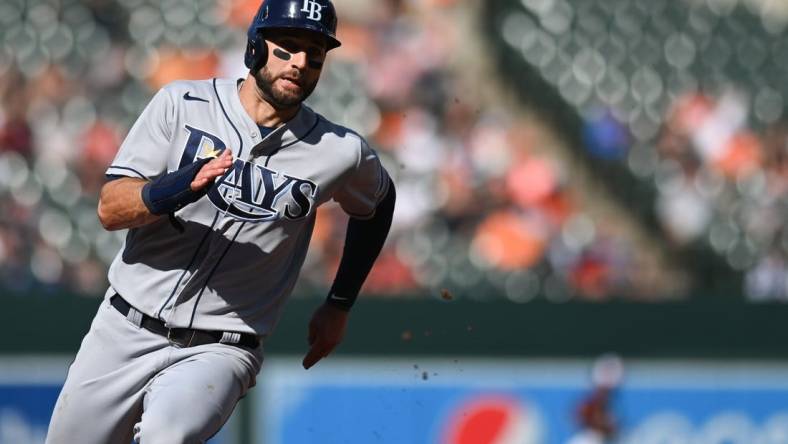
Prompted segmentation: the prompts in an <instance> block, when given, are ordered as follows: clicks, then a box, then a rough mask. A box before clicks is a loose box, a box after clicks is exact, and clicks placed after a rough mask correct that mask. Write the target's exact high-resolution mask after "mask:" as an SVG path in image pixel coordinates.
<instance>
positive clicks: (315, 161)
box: [47, 79, 390, 444]
mask: <svg viewBox="0 0 788 444" xmlns="http://www.w3.org/2000/svg"><path fill="white" fill-rule="evenodd" d="M225 148H230V149H231V150H232V152H233V156H234V158H235V162H234V164H233V167H232V168H231V169H230V170H229V171H228V172H227V173H226V174H225V175H224V176H223V177H221V178H219V179H217V180H216V182H215V184H214V186H212V187H211V189H210V191H209V192H208V194H207V195H206V196H204V197H202V198H201V199H200V200H198V201H197V202H195V203H192V204H190V205H187V206H186V207H184V208H183V209H181V210H179V211H177V212H176V213H175V215H174V219H175V223H173V221H171V220H170V219H169V218H167V217H161V218H159V219H158V220H157V221H155V222H153V223H151V224H148V225H144V226H141V227H138V228H133V229H130V230H129V231H128V234H127V236H126V240H125V243H124V245H123V247H122V248H121V250H120V252H119V253H118V255H117V256H116V257H115V259H114V261H113V263H112V265H111V266H110V270H109V282H110V288H108V290H107V293H106V297H105V300H104V301H103V303H102V306H101V308H100V309H99V312H98V314H97V315H96V318H95V319H94V322H93V324H92V326H91V329H90V331H89V332H88V334H87V336H86V337H85V339H84V340H83V342H82V345H81V347H80V350H79V352H78V354H77V358H76V360H75V362H74V364H73V365H72V366H71V367H70V369H69V374H68V377H67V380H66V384H65V386H64V388H63V390H62V392H61V394H60V397H59V398H58V401H57V404H56V406H55V410H54V412H53V418H52V421H51V422H50V428H49V435H48V437H47V442H48V443H50V444H57V443H66V442H68V443H72V442H79V443H108V442H119V443H123V442H129V440H130V439H131V438H132V434H133V435H134V438H135V439H136V440H137V442H142V443H144V444H151V443H180V442H183V443H186V442H188V443H192V442H194V443H200V442H204V441H205V440H206V439H208V438H209V437H210V436H212V435H213V434H214V433H216V432H217V431H218V430H219V428H220V427H221V426H222V425H223V424H224V422H225V421H226V420H227V418H229V416H230V414H231V413H232V411H233V409H234V407H235V404H236V403H237V401H238V399H239V398H240V397H241V396H243V395H244V394H245V393H246V391H247V390H248V389H249V388H250V387H251V386H253V385H254V380H255V376H256V375H257V373H258V372H259V370H260V366H261V364H262V359H263V357H262V355H263V351H262V345H261V346H260V347H258V349H257V350H250V349H246V348H242V347H237V346H233V345H228V344H209V345H201V346H197V347H189V348H179V347H177V346H174V345H172V344H170V343H169V341H168V340H167V338H165V337H163V336H160V335H158V334H155V333H151V332H149V331H147V330H145V329H143V328H140V327H139V323H138V322H137V323H135V321H138V320H139V312H142V313H145V314H146V315H148V316H151V317H156V318H159V319H161V320H162V321H164V322H165V323H166V325H167V326H168V327H170V328H194V329H201V330H218V331H224V332H242V333H251V334H255V335H258V336H260V337H261V338H264V337H265V336H266V335H268V334H269V333H270V332H271V331H272V329H273V328H274V326H275V324H276V321H277V319H278V318H279V315H280V311H281V309H282V306H283V302H284V301H285V300H286V299H287V297H288V296H289V294H290V292H291V291H292V289H293V286H294V285H295V281H296V279H297V277H298V272H299V270H300V268H301V266H302V264H303V261H304V258H305V256H306V251H307V247H308V244H309V239H310V237H311V234H312V229H313V226H314V222H315V215H316V209H317V207H318V205H320V204H323V203H325V202H327V201H329V200H331V199H333V200H335V201H336V202H338V203H339V204H340V205H341V207H342V208H343V209H344V210H345V211H346V212H347V213H348V214H350V215H351V216H354V217H357V218H367V217H372V216H373V215H374V211H375V208H376V206H377V204H378V203H379V202H380V201H381V199H382V198H383V197H384V196H385V194H386V192H387V190H388V186H389V183H390V181H389V178H388V174H387V172H386V171H385V169H384V168H383V167H382V165H381V163H380V161H379V159H378V157H377V155H376V154H375V152H374V151H373V150H372V149H370V148H369V146H368V145H367V143H366V141H365V140H364V139H363V138H362V137H360V136H359V135H357V134H355V133H354V132H352V131H350V130H348V129H347V128H344V127H342V126H339V125H336V124H333V123H331V122H329V121H327V120H326V119H325V118H323V117H322V116H320V115H318V114H316V113H314V112H313V111H312V110H311V109H309V108H308V107H307V106H305V105H302V107H301V110H300V111H299V112H298V114H297V115H296V116H295V117H294V118H293V119H292V120H291V121H289V122H286V123H285V124H284V125H282V126H280V127H278V128H276V129H275V130H274V131H272V132H271V133H270V134H268V135H267V136H265V137H261V135H260V130H259V128H258V127H257V125H256V124H255V122H254V121H252V119H251V118H250V117H249V115H248V114H247V113H246V112H245V110H244V109H243V107H242V105H241V102H240V99H239V96H238V83H237V82H236V81H235V80H231V79H213V80H205V81H180V82H174V83H172V84H169V85H167V86H165V87H164V88H163V89H161V90H160V91H159V92H158V93H157V94H156V95H155V96H154V98H153V99H152V100H151V102H150V103H149V105H148V106H147V108H146V109H145V110H144V111H143V113H142V114H141V116H140V117H139V119H138V120H137V122H136V123H135V124H134V126H133V127H132V129H131V130H130V132H129V134H128V136H127V137H126V139H125V141H124V142H123V145H122V146H121V148H120V151H119V152H118V155H117V157H116V158H115V160H114V162H113V164H112V165H111V166H110V167H109V168H108V169H107V174H108V175H120V176H128V177H139V178H144V179H153V178H156V177H159V176H160V175H163V174H166V173H167V172H168V171H174V170H176V169H179V168H180V167H182V166H184V165H188V164H189V163H191V162H193V161H194V160H196V159H199V158H204V157H210V156H214V155H218V153H220V152H221V151H222V150H224V149H225ZM115 293H118V294H120V295H122V297H123V298H124V299H125V300H126V301H128V302H129V303H130V304H131V305H132V306H133V307H135V308H136V309H137V310H139V312H138V313H136V316H131V315H130V317H129V320H127V319H126V318H124V317H123V315H121V314H120V312H118V311H117V310H116V309H114V308H113V307H112V306H111V305H110V304H109V300H110V297H111V296H112V295H114V294H115ZM132 311H134V310H132ZM231 336H232V335H231Z"/></svg>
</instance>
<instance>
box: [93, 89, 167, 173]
mask: <svg viewBox="0 0 788 444" xmlns="http://www.w3.org/2000/svg"><path fill="white" fill-rule="evenodd" d="M174 120H175V104H174V103H173V100H172V98H171V97H170V95H169V94H168V93H167V91H166V90H165V89H160V90H159V92H157V93H156V95H155V96H153V98H152V99H151V101H150V103H148V106H146V107H145V110H143V111H142V114H140V116H139V118H137V121H136V122H134V125H133V126H132V127H131V130H129V133H128V135H126V139H125V140H124V141H123V144H121V146H120V149H119V150H118V154H117V155H116V156H115V159H114V160H113V161H112V165H110V167H109V168H107V171H106V173H105V174H106V175H107V176H108V177H109V176H118V175H120V176H128V177H138V178H141V179H150V178H152V177H156V176H158V175H160V174H162V173H163V172H165V171H166V170H167V157H168V155H169V148H170V141H171V138H172V132H173V131H172V124H173V122H174Z"/></svg>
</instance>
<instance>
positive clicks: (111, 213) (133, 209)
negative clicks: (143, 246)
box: [98, 177, 160, 231]
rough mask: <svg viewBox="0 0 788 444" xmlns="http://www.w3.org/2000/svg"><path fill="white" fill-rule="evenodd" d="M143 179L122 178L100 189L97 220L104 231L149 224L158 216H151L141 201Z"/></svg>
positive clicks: (144, 182)
mask: <svg viewBox="0 0 788 444" xmlns="http://www.w3.org/2000/svg"><path fill="white" fill-rule="evenodd" d="M146 183H147V181H145V180H143V179H135V178H131V177H124V178H121V179H116V180H113V181H110V182H107V183H106V184H105V185H104V186H103V187H102V188H101V195H100V197H99V203H98V218H99V221H101V225H102V226H103V227H104V229H106V230H110V231H113V230H122V229H124V228H134V227H139V226H141V225H146V224H149V223H151V222H153V221H155V220H156V219H158V218H159V217H160V216H156V215H153V214H151V212H150V211H149V210H148V208H147V207H146V206H145V203H143V201H142V197H141V193H142V187H143V186H144V185H145V184H146Z"/></svg>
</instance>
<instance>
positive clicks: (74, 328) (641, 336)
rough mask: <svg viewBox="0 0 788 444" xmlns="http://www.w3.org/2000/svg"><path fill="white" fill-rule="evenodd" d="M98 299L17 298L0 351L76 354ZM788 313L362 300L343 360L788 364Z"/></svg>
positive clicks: (290, 309) (293, 342)
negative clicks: (608, 357)
mask: <svg viewBox="0 0 788 444" xmlns="http://www.w3.org/2000/svg"><path fill="white" fill-rule="evenodd" d="M319 303H320V300H319V299H316V298H313V299H293V300H291V301H290V302H289V303H288V305H287V307H286V309H285V312H284V316H283V318H282V320H281V321H280V324H279V326H278V327H277V329H276V332H275V334H274V335H273V336H272V337H270V338H269V339H268V341H267V346H266V348H267V352H268V353H275V352H277V353H295V354H302V353H303V352H305V350H306V326H307V323H308V320H309V317H310V315H311V313H312V310H313V309H314V308H315V307H316V306H317V304H319ZM98 304H99V300H98V299H86V298H80V297H73V296H67V295H66V296H64V295H56V296H26V297H9V298H7V300H6V301H5V303H4V305H3V307H4V308H3V310H2V312H0V322H2V324H1V325H2V326H3V329H2V331H3V334H2V335H0V353H4V354H29V353H74V352H76V350H77V348H78V346H79V341H80V339H81V337H82V336H83V335H84V334H85V332H87V330H88V328H89V325H90V321H91V319H92V317H93V314H94V313H95V310H96V308H97V306H98ZM787 318H788V306H786V305H783V304H752V303H744V302H738V301H734V300H720V301H716V302H715V301H713V300H711V299H710V298H701V299H700V300H698V301H697V302H683V303H660V304H648V303H624V302H612V303H610V302H609V303H604V304H600V303H578V302H570V303H564V304H555V303H550V302H544V301H538V302H530V303H526V304H513V303H511V302H505V301H499V302H474V301H464V300H453V301H442V300H436V299H428V300H427V299H410V300H398V301H392V300H391V299H385V300H383V299H376V298H372V297H367V298H362V300H361V301H360V302H359V303H358V304H357V305H356V307H355V308H354V310H353V313H352V316H351V324H350V330H349V333H348V336H347V338H346V340H345V342H344V343H343V344H342V346H341V348H340V350H339V353H341V354H362V355H435V356H467V355H475V356H496V357H500V356H519V357H529V356H539V357H552V356H554V357H563V356H572V357H592V356H596V355H598V354H600V353H605V352H617V353H620V354H621V355H623V356H625V357H646V358H648V357H654V358H657V357H671V358H674V357H680V358H692V357H698V358H724V359H729V358H786V357H788V347H786V344H788V329H786V328H784V325H785V323H784V319H787Z"/></svg>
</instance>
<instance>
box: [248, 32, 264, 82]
mask: <svg viewBox="0 0 788 444" xmlns="http://www.w3.org/2000/svg"><path fill="white" fill-rule="evenodd" d="M267 62H268V45H267V44H266V43H265V39H264V38H263V36H262V35H261V34H260V33H258V34H257V35H256V36H255V38H254V39H250V40H248V41H247V43H246V54H245V55H244V64H245V65H246V67H247V68H249V70H250V71H252V72H257V71H258V70H259V69H260V68H262V67H263V66H265V64H266V63H267Z"/></svg>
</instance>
